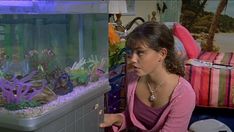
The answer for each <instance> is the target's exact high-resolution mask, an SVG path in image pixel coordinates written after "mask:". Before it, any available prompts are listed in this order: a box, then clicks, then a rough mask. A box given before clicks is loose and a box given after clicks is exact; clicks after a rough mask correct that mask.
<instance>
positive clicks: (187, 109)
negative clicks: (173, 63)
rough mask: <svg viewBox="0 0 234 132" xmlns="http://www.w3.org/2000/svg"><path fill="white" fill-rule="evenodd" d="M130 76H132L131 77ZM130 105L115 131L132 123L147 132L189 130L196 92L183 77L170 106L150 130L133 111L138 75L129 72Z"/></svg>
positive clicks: (181, 131) (128, 98)
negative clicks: (120, 124)
mask: <svg viewBox="0 0 234 132" xmlns="http://www.w3.org/2000/svg"><path fill="white" fill-rule="evenodd" d="M129 77H130V78H129ZM127 78H128V79H129V80H128V93H127V103H128V107H127V109H126V111H125V112H124V113H122V116H123V117H124V118H123V119H124V121H123V123H122V126H121V127H120V128H118V127H115V126H113V127H112V128H113V130H114V132H118V131H121V130H123V129H125V128H127V127H129V126H130V125H134V126H135V127H137V128H138V129H140V130H141V131H147V132H156V131H157V132H187V127H188V124H189V121H190V118H191V115H192V112H193V109H194V107H195V93H194V91H193V88H192V87H191V85H190V84H189V83H188V82H187V81H186V80H185V79H184V78H182V77H180V79H179V83H178V85H177V86H176V88H175V89H174V91H173V93H172V97H171V98H170V101H169V104H168V106H167V107H166V108H165V110H164V111H163V113H162V115H161V117H160V118H159V120H158V122H157V123H156V124H155V125H154V127H153V128H152V129H150V130H148V129H146V128H145V126H144V125H143V124H142V123H141V122H140V121H138V120H137V119H136V117H135V115H134V113H133V108H134V107H133V105H134V98H135V90H136V85H137V80H138V76H136V75H135V74H134V73H128V76H127Z"/></svg>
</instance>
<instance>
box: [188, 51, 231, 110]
mask: <svg viewBox="0 0 234 132" xmlns="http://www.w3.org/2000/svg"><path fill="white" fill-rule="evenodd" d="M198 60H200V61H203V62H210V63H213V64H225V65H230V66H233V65H234V53H225V54H224V53H217V52H203V53H202V54H201V55H200V56H199V57H198ZM216 66H218V65H216ZM216 66H215V65H213V66H208V67H204V66H194V65H185V71H186V77H185V78H186V79H187V80H188V81H189V82H190V83H191V85H192V87H193V88H194V91H195V93H196V103H197V104H196V105H197V106H202V107H214V108H216V107H218V108H230V109H233V108H234V101H233V100H234V96H233V95H234V94H233V93H234V87H233V86H234V70H233V69H232V68H229V67H225V66H223V67H220V68H218V67H216Z"/></svg>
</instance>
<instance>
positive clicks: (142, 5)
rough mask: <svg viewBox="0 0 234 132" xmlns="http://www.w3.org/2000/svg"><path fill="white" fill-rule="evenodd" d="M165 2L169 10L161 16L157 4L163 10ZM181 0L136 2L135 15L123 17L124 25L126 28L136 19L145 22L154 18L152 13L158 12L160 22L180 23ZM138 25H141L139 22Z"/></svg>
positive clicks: (137, 0) (139, 0) (140, 0)
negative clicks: (139, 18) (140, 18)
mask: <svg viewBox="0 0 234 132" xmlns="http://www.w3.org/2000/svg"><path fill="white" fill-rule="evenodd" d="M163 2H165V4H166V6H167V9H166V10H165V12H164V13H161V14H159V13H158V11H157V3H159V4H160V7H161V8H162V3H163ZM181 6H182V1H181V0H135V15H125V16H122V17H121V20H122V25H123V26H125V25H126V24H127V23H129V22H130V21H131V20H133V19H134V18H135V17H142V18H143V19H144V20H145V21H148V20H149V17H148V16H149V15H150V18H151V17H152V11H156V13H157V17H156V18H157V20H158V21H164V22H165V21H166V22H179V16H180V12H181ZM138 24H141V22H140V21H139V22H138ZM134 26H137V24H135V25H134Z"/></svg>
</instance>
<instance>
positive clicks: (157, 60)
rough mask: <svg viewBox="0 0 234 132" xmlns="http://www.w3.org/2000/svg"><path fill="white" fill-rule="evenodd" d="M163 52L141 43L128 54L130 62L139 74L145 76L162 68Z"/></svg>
mask: <svg viewBox="0 0 234 132" xmlns="http://www.w3.org/2000/svg"><path fill="white" fill-rule="evenodd" d="M163 58H164V57H163V54H161V52H156V51H155V50H153V49H151V48H149V47H148V46H146V45H139V46H136V47H135V48H134V49H132V52H131V54H130V55H128V62H129V64H130V65H131V67H133V69H134V70H135V72H136V73H137V75H138V76H144V75H147V74H150V73H152V72H157V71H158V70H161V66H162V63H163Z"/></svg>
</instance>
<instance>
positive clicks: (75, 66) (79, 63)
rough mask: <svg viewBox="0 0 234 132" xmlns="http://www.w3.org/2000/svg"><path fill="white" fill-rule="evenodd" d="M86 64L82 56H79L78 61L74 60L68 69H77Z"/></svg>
mask: <svg viewBox="0 0 234 132" xmlns="http://www.w3.org/2000/svg"><path fill="white" fill-rule="evenodd" d="M85 64H86V60H85V59H84V58H81V59H80V60H79V62H74V64H73V65H72V67H71V68H70V70H78V69H81V68H83V66H84V65H85Z"/></svg>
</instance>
